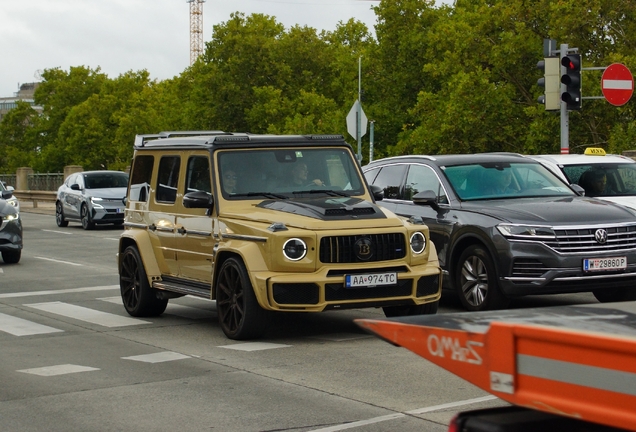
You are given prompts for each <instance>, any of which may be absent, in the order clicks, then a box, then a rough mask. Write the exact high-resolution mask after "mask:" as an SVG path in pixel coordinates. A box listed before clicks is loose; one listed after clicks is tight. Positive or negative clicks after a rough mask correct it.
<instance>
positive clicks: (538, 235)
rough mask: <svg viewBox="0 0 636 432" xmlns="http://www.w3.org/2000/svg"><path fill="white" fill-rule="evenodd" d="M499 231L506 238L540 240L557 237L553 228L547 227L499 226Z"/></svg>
mask: <svg viewBox="0 0 636 432" xmlns="http://www.w3.org/2000/svg"><path fill="white" fill-rule="evenodd" d="M497 229H498V230H499V232H500V233H501V235H503V236H504V237H514V238H518V239H528V240H539V239H554V238H555V237H556V234H555V233H554V231H553V230H552V228H550V227H546V226H532V225H512V224H499V225H497Z"/></svg>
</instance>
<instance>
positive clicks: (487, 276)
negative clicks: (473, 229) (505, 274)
mask: <svg viewBox="0 0 636 432" xmlns="http://www.w3.org/2000/svg"><path fill="white" fill-rule="evenodd" d="M453 273H454V275H455V281H454V282H455V289H456V290H457V294H458V295H459V300H460V301H461V303H462V305H463V306H464V308H465V309H466V310H469V311H484V310H494V309H503V308H506V307H507V306H508V305H509V304H510V300H509V299H508V298H506V297H505V296H504V294H503V293H502V292H501V290H500V289H499V285H498V283H497V272H496V271H495V265H494V263H493V260H492V258H491V257H490V254H489V253H488V252H487V251H486V250H485V249H484V247H483V246H481V245H472V246H469V247H467V248H466V250H464V252H462V254H461V255H460V257H459V259H458V260H457V265H456V266H455V270H454V272H453Z"/></svg>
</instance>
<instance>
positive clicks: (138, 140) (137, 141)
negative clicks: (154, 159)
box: [135, 131, 232, 147]
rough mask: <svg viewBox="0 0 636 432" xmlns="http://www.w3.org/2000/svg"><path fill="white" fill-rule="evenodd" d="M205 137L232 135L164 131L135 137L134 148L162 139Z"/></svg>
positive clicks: (210, 132) (212, 132)
mask: <svg viewBox="0 0 636 432" xmlns="http://www.w3.org/2000/svg"><path fill="white" fill-rule="evenodd" d="M207 135H232V134H231V133H229V132H223V131H165V132H159V133H158V134H145V135H136V136H135V147H143V146H144V145H145V144H146V142H148V141H151V140H156V139H163V138H174V137H195V136H207Z"/></svg>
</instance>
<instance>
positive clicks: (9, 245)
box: [0, 218, 22, 251]
mask: <svg viewBox="0 0 636 432" xmlns="http://www.w3.org/2000/svg"><path fill="white" fill-rule="evenodd" d="M19 249H22V220H21V219H20V218H18V219H14V220H11V221H7V220H2V222H1V224H0V251H3V250H19Z"/></svg>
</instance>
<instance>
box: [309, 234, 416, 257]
mask: <svg viewBox="0 0 636 432" xmlns="http://www.w3.org/2000/svg"><path fill="white" fill-rule="evenodd" d="M359 242H364V244H365V246H369V247H370V253H369V254H368V255H367V256H364V255H363V254H360V253H359V250H358V249H359ZM405 256H406V241H405V238H404V235H403V234H402V233H391V234H366V235H352V236H334V237H323V238H322V239H320V262H322V263H326V264H329V263H360V262H375V261H388V260H395V259H401V258H404V257H405Z"/></svg>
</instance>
